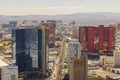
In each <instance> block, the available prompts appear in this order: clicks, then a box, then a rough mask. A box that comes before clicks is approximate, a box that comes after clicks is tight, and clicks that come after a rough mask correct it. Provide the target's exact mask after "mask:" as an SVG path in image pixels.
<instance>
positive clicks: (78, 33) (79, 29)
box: [78, 27, 81, 42]
mask: <svg viewBox="0 0 120 80" xmlns="http://www.w3.org/2000/svg"><path fill="white" fill-rule="evenodd" d="M80 31H81V28H80V27H79V32H78V38H79V42H80Z"/></svg>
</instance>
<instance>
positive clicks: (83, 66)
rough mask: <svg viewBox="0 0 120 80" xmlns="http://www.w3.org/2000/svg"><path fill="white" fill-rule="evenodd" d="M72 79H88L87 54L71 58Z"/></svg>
mask: <svg viewBox="0 0 120 80" xmlns="http://www.w3.org/2000/svg"><path fill="white" fill-rule="evenodd" d="M69 70H70V80H87V55H85V54H83V55H81V56H80V58H77V57H76V58H74V57H71V58H70V66H69Z"/></svg>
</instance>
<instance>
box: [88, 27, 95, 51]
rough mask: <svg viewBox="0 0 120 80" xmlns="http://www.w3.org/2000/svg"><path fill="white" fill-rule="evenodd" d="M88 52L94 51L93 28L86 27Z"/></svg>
mask: <svg viewBox="0 0 120 80" xmlns="http://www.w3.org/2000/svg"><path fill="white" fill-rule="evenodd" d="M87 40H88V52H93V51H94V27H93V26H88V39H87Z"/></svg>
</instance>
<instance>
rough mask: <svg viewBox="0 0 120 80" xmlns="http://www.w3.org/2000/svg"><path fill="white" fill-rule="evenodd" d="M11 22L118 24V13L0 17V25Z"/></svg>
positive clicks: (119, 15) (119, 16)
mask: <svg viewBox="0 0 120 80" xmlns="http://www.w3.org/2000/svg"><path fill="white" fill-rule="evenodd" d="M11 20H17V21H22V20H37V21H40V20H62V21H76V22H77V23H79V24H80V25H99V24H104V25H108V24H110V23H120V13H114V12H91V13H74V14H64V15H20V16H19V15H18V16H5V15H0V23H4V22H7V21H11Z"/></svg>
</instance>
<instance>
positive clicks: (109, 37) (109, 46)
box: [108, 27, 113, 51]
mask: <svg viewBox="0 0 120 80" xmlns="http://www.w3.org/2000/svg"><path fill="white" fill-rule="evenodd" d="M112 34H113V28H112V27H108V51H112V39H113V35H112Z"/></svg>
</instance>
